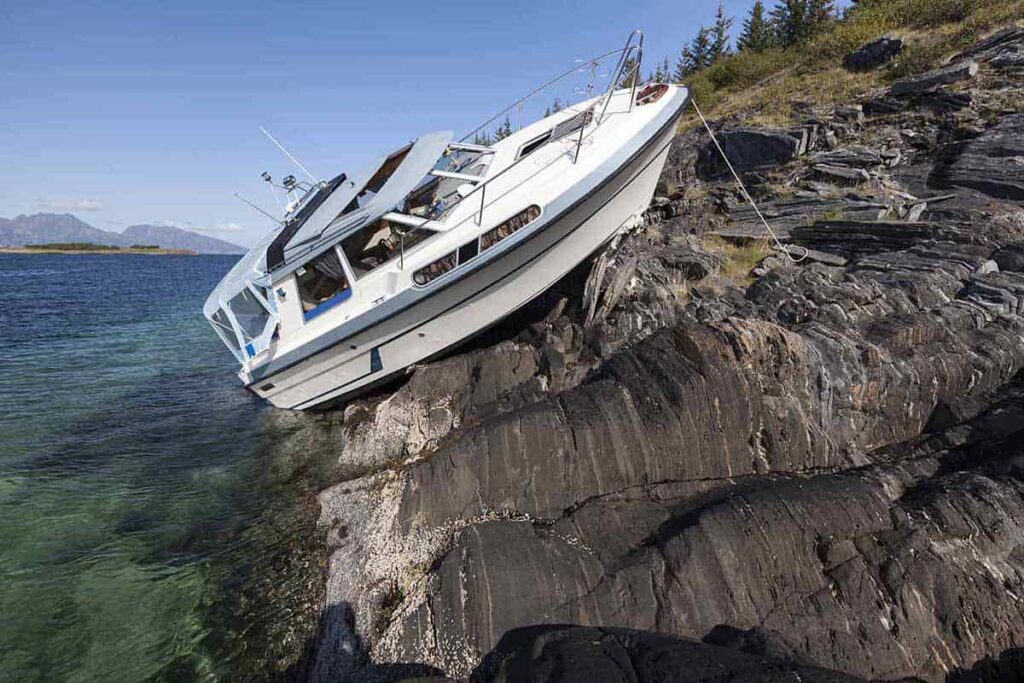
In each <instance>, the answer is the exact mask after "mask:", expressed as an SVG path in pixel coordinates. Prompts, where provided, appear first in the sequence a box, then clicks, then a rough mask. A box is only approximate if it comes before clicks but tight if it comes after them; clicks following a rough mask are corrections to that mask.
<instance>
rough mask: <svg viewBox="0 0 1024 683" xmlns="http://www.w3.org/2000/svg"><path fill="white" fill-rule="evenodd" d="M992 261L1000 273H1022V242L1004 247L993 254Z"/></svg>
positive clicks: (1023, 263) (1023, 247)
mask: <svg viewBox="0 0 1024 683" xmlns="http://www.w3.org/2000/svg"><path fill="white" fill-rule="evenodd" d="M992 259H993V260H994V261H995V262H996V264H997V265H998V266H999V270H1001V271H1011V272H1015V273H1024V242H1015V243H1013V244H1008V245H1006V246H1005V247H1003V248H1002V249H1000V250H999V251H997V252H996V253H995V254H993V255H992Z"/></svg>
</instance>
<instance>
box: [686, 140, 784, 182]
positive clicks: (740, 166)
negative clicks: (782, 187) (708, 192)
mask: <svg viewBox="0 0 1024 683" xmlns="http://www.w3.org/2000/svg"><path fill="white" fill-rule="evenodd" d="M718 141H719V143H721V145H722V149H723V150H724V151H725V154H726V156H728V157H729V161H730V162H731V163H732V165H733V167H734V168H735V169H736V171H737V172H739V173H744V172H747V171H753V170H757V169H763V168H773V167H776V166H781V165H783V164H787V163H789V162H790V161H792V160H793V159H795V158H797V156H798V155H799V154H800V141H799V140H797V139H796V138H794V137H793V136H792V135H791V134H790V133H788V132H787V131H784V130H772V129H761V128H739V129H735V130H728V131H724V132H722V133H719V134H718ZM696 168H697V176H698V177H699V178H700V179H702V180H711V179H715V178H721V177H724V176H726V175H727V174H728V173H729V169H728V167H727V166H726V164H725V162H724V161H723V160H722V158H721V155H719V153H718V150H717V149H716V148H715V146H714V145H713V144H711V143H710V142H709V143H708V144H706V145H704V146H703V147H702V148H701V149H700V152H699V154H698V156H697V166H696Z"/></svg>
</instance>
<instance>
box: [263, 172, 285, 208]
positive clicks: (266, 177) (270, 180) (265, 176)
mask: <svg viewBox="0 0 1024 683" xmlns="http://www.w3.org/2000/svg"><path fill="white" fill-rule="evenodd" d="M260 178H263V180H265V181H266V183H267V185H270V194H272V195H274V203H275V204H277V208H279V209H281V211H284V207H283V206H282V205H281V200H280V199H278V198H277V190H275V189H274V179H273V178H271V177H270V174H269V173H267V172H266V171H264V172H263V173H260Z"/></svg>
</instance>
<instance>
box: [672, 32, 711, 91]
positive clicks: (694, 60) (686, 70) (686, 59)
mask: <svg viewBox="0 0 1024 683" xmlns="http://www.w3.org/2000/svg"><path fill="white" fill-rule="evenodd" d="M712 35H713V29H710V28H707V27H706V26H702V27H701V29H700V30H699V31H697V35H696V36H694V38H693V40H692V41H690V44H689V45H687V46H685V47H684V48H683V50H682V52H680V54H679V61H678V62H677V63H676V78H675V80H676V81H682V80H684V79H685V78H686V77H687V76H689V75H690V74H693V73H696V72H697V71H700V70H701V69H706V68H707V67H709V66H711V63H712V62H713V61H714V56H713V54H712V51H711V49H712V44H713V37H712Z"/></svg>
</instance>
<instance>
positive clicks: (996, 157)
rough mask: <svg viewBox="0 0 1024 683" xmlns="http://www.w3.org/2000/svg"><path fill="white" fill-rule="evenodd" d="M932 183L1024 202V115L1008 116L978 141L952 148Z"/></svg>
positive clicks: (934, 174) (979, 137)
mask: <svg viewBox="0 0 1024 683" xmlns="http://www.w3.org/2000/svg"><path fill="white" fill-rule="evenodd" d="M928 182H929V184H930V185H932V186H933V187H942V188H946V187H968V188H971V189H974V190H978V191H979V192H983V193H984V194H986V195H988V196H990V197H996V198H999V199H1012V200H1015V201H1024V114H1011V115H1009V116H1004V117H1003V118H1001V119H1000V120H999V122H998V123H997V125H995V126H993V127H992V128H989V129H988V130H986V131H985V132H984V133H983V134H982V135H980V136H978V137H977V138H974V139H972V140H968V141H966V142H961V143H955V144H953V145H951V146H950V147H949V148H948V149H947V150H946V151H945V153H944V155H943V157H942V158H941V159H940V161H939V163H938V164H936V167H935V170H934V171H933V173H932V174H931V176H930V177H929V179H928Z"/></svg>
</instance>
